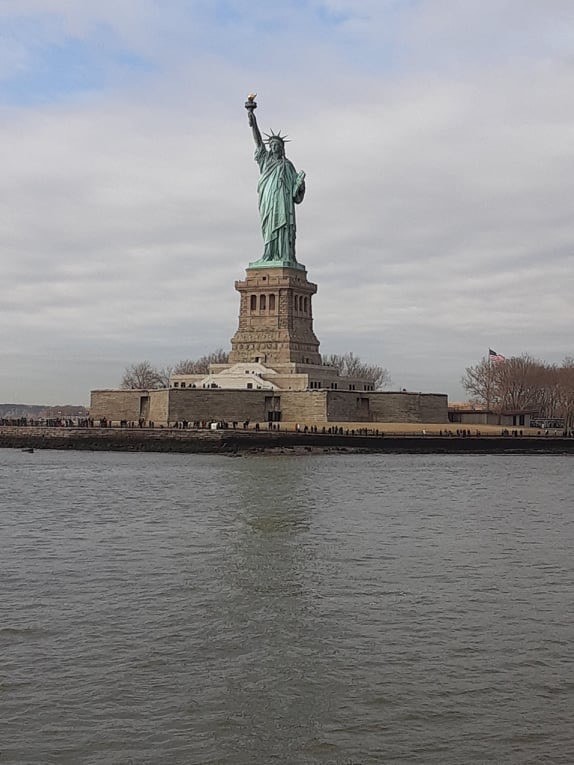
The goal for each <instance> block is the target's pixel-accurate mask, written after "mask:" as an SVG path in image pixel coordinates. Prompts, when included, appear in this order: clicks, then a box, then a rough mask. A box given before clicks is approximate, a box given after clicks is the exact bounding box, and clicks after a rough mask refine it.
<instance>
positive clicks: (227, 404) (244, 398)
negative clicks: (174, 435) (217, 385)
mask: <svg viewBox="0 0 574 765" xmlns="http://www.w3.org/2000/svg"><path fill="white" fill-rule="evenodd" d="M271 397H272V394H271V392H270V391H263V390H261V391H259V390H224V389H217V390H213V389H212V390H209V389H206V390H203V389H201V388H199V389H197V388H196V389H191V390H190V389H189V388H186V389H185V390H181V389H179V390H177V389H173V388H172V389H170V391H169V422H179V421H182V420H187V421H188V422H194V421H196V420H226V421H228V422H233V421H237V422H243V421H245V420H250V421H251V422H264V421H265V420H266V419H267V414H266V406H265V399H266V398H267V399H269V398H271Z"/></svg>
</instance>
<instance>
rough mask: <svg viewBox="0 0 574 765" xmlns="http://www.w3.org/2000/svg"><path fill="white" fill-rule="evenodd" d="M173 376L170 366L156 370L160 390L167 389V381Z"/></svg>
mask: <svg viewBox="0 0 574 765" xmlns="http://www.w3.org/2000/svg"><path fill="white" fill-rule="evenodd" d="M172 374H173V367H172V366H169V365H168V366H165V367H160V368H159V369H158V370H157V375H158V378H159V381H160V383H161V386H160V387H161V388H169V379H170V377H171V376H172Z"/></svg>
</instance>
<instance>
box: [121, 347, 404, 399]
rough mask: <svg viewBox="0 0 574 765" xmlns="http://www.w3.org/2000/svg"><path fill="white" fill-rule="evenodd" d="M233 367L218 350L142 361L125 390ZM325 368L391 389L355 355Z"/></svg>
mask: <svg viewBox="0 0 574 765" xmlns="http://www.w3.org/2000/svg"><path fill="white" fill-rule="evenodd" d="M227 363H229V353H228V352H227V351H224V350H223V348H218V349H217V350H215V351H212V352H211V353H207V354H206V355H205V356H201V357H200V358H198V359H183V360H182V361H178V362H177V364H174V365H173V366H165V367H156V366H154V365H153V364H151V363H150V362H149V361H138V362H136V363H135V364H130V365H129V366H127V367H126V368H125V370H124V373H123V376H122V380H121V387H122V388H132V389H137V388H140V389H141V388H145V389H150V388H167V387H168V386H169V380H170V377H171V376H172V375H174V374H178V375H202V374H203V375H206V374H208V373H209V367H210V365H211V364H227ZM323 364H325V365H327V366H330V367H335V369H337V370H338V371H339V374H340V375H342V376H343V377H358V378H360V379H362V380H367V381H368V382H370V383H372V384H373V385H374V387H375V390H380V389H381V388H383V387H385V386H386V385H389V383H390V381H391V378H390V375H389V372H388V370H387V369H385V368H384V367H381V366H378V365H377V364H367V363H365V362H363V361H361V359H360V358H359V357H358V356H356V355H355V354H354V353H351V352H349V353H343V354H336V353H332V354H330V355H327V356H324V357H323Z"/></svg>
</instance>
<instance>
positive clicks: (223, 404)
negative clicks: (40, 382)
mask: <svg viewBox="0 0 574 765" xmlns="http://www.w3.org/2000/svg"><path fill="white" fill-rule="evenodd" d="M274 409H275V410H279V409H280V410H281V420H282V421H283V422H302V423H305V422H307V423H321V422H422V423H424V422H427V423H433V422H434V423H443V422H444V423H446V422H448V415H447V396H446V395H444V394H436V393H407V392H404V393H389V392H374V393H372V392H368V393H365V392H362V391H332V390H317V391H276V392H275V393H272V392H270V391H258V390H225V389H205V390H204V389H198V388H186V389H183V390H182V389H178V388H170V389H169V390H168V389H165V390H150V391H145V390H144V391H142V390H100V391H92V399H91V406H90V416H91V417H93V418H94V419H95V420H98V419H101V418H103V417H105V418H106V419H108V420H113V421H120V420H128V421H133V422H137V421H138V420H139V419H140V418H143V419H144V420H146V421H149V420H152V421H153V422H155V423H156V424H157V425H160V424H164V425H165V424H167V423H170V422H178V421H182V420H187V421H188V422H194V421H196V420H227V421H229V422H232V421H237V422H242V421H245V420H250V421H251V422H264V421H266V420H267V419H268V412H269V411H271V410H274Z"/></svg>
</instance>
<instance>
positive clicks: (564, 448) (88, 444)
mask: <svg viewBox="0 0 574 765" xmlns="http://www.w3.org/2000/svg"><path fill="white" fill-rule="evenodd" d="M395 427H396V426H395ZM435 427H436V426H435ZM423 428H424V425H421V429H423ZM511 433H512V431H511ZM0 448H9V449H60V450H66V449H72V450H82V451H131V452H174V453H183V454H228V455H229V454H250V453H273V454H281V453H296V454H306V453H307V454H308V453H337V452H351V453H352V452H354V453H411V454H412V453H414V454H416V453H419V454H443V453H444V454H457V453H464V454H478V453H482V454H498V453H522V454H529V453H532V454H534V453H540V454H574V438H565V437H562V436H555V435H552V436H550V435H549V436H545V435H540V436H532V435H523V436H520V435H518V432H517V435H516V436H513V435H507V436H501V435H467V436H462V435H461V436H458V435H450V436H446V435H443V436H440V435H437V434H436V433H432V434H430V433H429V434H427V435H422V434H421V433H419V434H413V433H406V434H398V433H396V432H393V433H389V434H388V435H341V434H334V433H295V432H288V431H267V430H259V431H257V430H213V431H212V430H180V429H176V428H173V429H171V428H153V429H129V428H127V429H126V428H97V427H96V428H58V427H31V426H25V427H17V426H0Z"/></svg>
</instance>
